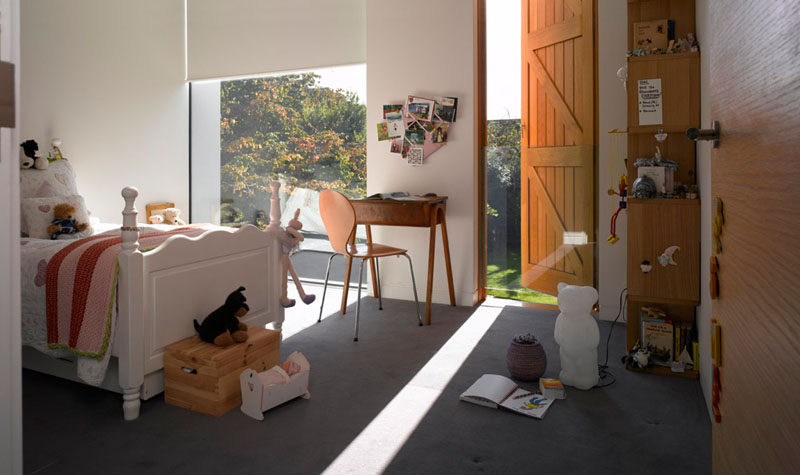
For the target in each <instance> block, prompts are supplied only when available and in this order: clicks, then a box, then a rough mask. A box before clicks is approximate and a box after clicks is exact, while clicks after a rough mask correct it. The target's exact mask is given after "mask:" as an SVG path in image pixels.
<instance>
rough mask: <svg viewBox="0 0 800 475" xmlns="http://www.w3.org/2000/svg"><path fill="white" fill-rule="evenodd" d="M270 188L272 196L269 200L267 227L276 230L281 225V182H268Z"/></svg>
mask: <svg viewBox="0 0 800 475" xmlns="http://www.w3.org/2000/svg"><path fill="white" fill-rule="evenodd" d="M269 186H270V188H272V198H270V200H269V225H268V226H267V229H271V230H277V229H280V227H281V195H280V193H279V190H280V189H281V182H279V181H277V180H275V181H272V182H270V184H269Z"/></svg>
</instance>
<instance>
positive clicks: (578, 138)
mask: <svg viewBox="0 0 800 475" xmlns="http://www.w3.org/2000/svg"><path fill="white" fill-rule="evenodd" d="M594 18H595V2H594V1H593V0H522V96H521V99H522V144H521V160H522V163H521V167H520V168H521V173H522V177H521V178H522V180H521V195H522V197H521V199H522V206H521V209H522V216H521V221H522V229H521V241H522V249H521V254H522V285H524V286H526V287H529V288H532V289H535V290H539V291H542V292H546V293H548V294H551V295H556V294H557V292H558V291H557V288H556V286H557V285H558V283H559V282H567V283H569V284H580V285H592V284H593V283H594V248H593V246H594V241H595V238H594V234H595V233H594V197H595V187H594V182H595V178H594V176H595V174H594V163H595V144H596V137H597V133H596V124H597V120H596V106H595V77H596V67H595V57H596V54H595V32H594V24H595V21H594Z"/></svg>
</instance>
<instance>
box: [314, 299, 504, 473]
mask: <svg viewBox="0 0 800 475" xmlns="http://www.w3.org/2000/svg"><path fill="white" fill-rule="evenodd" d="M326 307H327V303H326ZM501 311H502V308H501V307H491V306H481V307H478V308H477V309H476V310H475V312H473V314H472V315H471V316H470V317H469V318H468V319H467V321H466V322H464V324H463V325H461V327H460V328H459V329H458V331H456V332H455V333H454V334H453V336H452V337H450V339H449V340H447V342H446V343H445V344H444V345H443V346H442V347H441V348H440V349H439V351H438V352H437V353H436V354H435V355H433V357H432V358H431V359H430V360H428V362H427V363H426V364H425V366H423V367H422V369H420V370H419V372H417V374H416V375H414V377H413V378H412V379H411V381H409V382H408V384H406V385H405V387H403V389H401V390H400V392H399V393H397V396H395V397H394V399H392V400H391V401H390V402H389V404H387V405H386V407H385V408H384V409H383V410H382V411H381V412H380V413H379V414H378V415H377V416H376V417H375V418H374V419H373V420H372V421H371V422H370V423H369V425H368V426H367V427H366V428H365V429H364V430H363V431H361V433H360V434H359V435H358V436H357V437H356V438H355V439H354V440H353V441H352V442H351V443H350V445H348V446H347V448H346V449H344V451H343V452H342V453H341V454H339V456H338V457H337V458H336V460H334V461H333V463H331V464H330V465H329V466H328V468H327V469H325V471H324V472H323V473H325V474H341V473H358V474H361V473H381V472H382V471H383V470H385V469H386V467H387V466H388V465H389V463H390V462H391V461H392V459H394V457H395V455H397V453H398V452H399V451H400V449H401V448H402V447H403V445H404V444H405V443H406V441H407V440H408V438H409V437H410V436H411V434H412V433H413V432H414V430H415V429H416V428H417V426H418V425H419V423H420V422H421V421H422V419H423V418H424V417H425V415H426V414H427V413H428V411H429V410H430V408H431V406H433V404H434V403H435V402H436V400H437V399H438V398H439V396H440V395H441V394H442V391H444V388H445V387H446V386H447V384H448V383H449V382H450V380H451V379H452V378H453V376H454V375H455V374H456V372H457V371H458V369H459V368H461V365H462V364H464V361H466V359H467V357H469V355H470V354H471V353H472V350H473V349H474V348H475V346H476V345H477V344H478V342H479V341H480V340H481V338H483V335H484V334H485V333H486V331H487V330H488V329H489V327H491V326H492V324H493V323H494V321H495V320H496V319H497V316H498V315H500V312H501ZM465 389H466V388H465Z"/></svg>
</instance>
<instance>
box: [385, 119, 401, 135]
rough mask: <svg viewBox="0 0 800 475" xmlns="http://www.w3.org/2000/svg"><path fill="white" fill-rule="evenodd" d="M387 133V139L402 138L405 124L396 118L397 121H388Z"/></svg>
mask: <svg viewBox="0 0 800 475" xmlns="http://www.w3.org/2000/svg"><path fill="white" fill-rule="evenodd" d="M386 124H387V129H388V130H387V133H388V134H389V137H391V138H395V137H402V136H403V132H404V131H405V129H406V124H405V122H404V121H403V119H402V117H398V118H397V119H389V120H388V121H387V122H386Z"/></svg>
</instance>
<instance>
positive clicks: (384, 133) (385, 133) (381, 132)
mask: <svg viewBox="0 0 800 475" xmlns="http://www.w3.org/2000/svg"><path fill="white" fill-rule="evenodd" d="M390 138H391V137H390V136H389V126H388V124H387V123H386V122H380V123H379V124H378V141H381V140H389V139H390Z"/></svg>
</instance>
